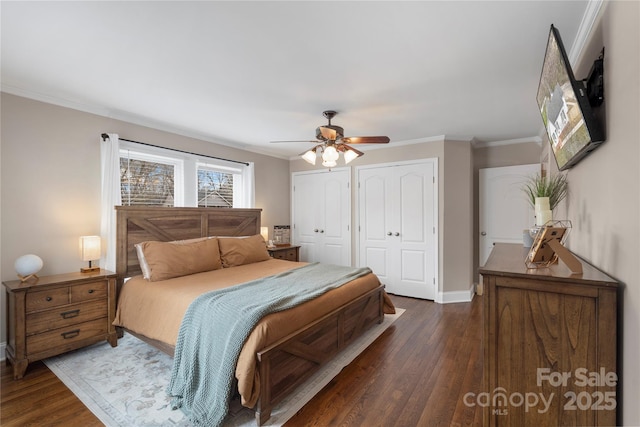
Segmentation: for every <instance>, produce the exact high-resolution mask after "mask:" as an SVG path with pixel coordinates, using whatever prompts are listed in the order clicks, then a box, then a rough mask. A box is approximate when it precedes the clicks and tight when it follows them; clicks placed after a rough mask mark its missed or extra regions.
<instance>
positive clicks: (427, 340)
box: [0, 295, 482, 427]
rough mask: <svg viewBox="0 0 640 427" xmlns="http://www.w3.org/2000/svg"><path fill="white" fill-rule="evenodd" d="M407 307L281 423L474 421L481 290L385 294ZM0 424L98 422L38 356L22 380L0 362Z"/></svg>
mask: <svg viewBox="0 0 640 427" xmlns="http://www.w3.org/2000/svg"><path fill="white" fill-rule="evenodd" d="M391 298H392V300H393V302H394V304H395V305H396V306H397V307H401V308H404V309H406V310H407V311H406V312H405V313H404V314H403V315H402V316H401V317H400V318H399V319H398V320H397V321H396V322H395V323H394V325H392V326H391V327H390V328H389V329H388V330H387V331H385V332H384V333H383V334H382V336H380V337H379V338H378V339H377V340H376V341H375V342H374V343H373V344H372V345H371V346H370V347H369V348H368V349H367V350H366V351H365V352H364V353H363V354H361V355H360V356H359V357H358V358H357V359H356V360H354V361H353V363H351V364H350V365H349V366H348V367H346V368H345V369H344V370H343V371H342V372H341V373H340V374H339V375H338V376H337V377H336V378H334V379H333V380H332V381H331V382H330V383H329V384H328V385H327V386H326V387H325V388H324V389H323V390H322V391H321V392H320V393H319V394H318V395H317V396H315V398H314V399H313V400H311V402H309V403H308V404H307V405H306V406H305V407H304V408H302V410H300V412H298V414H297V415H296V416H295V417H293V418H292V419H291V420H289V422H287V423H286V424H285V426H288V427H292V426H353V427H355V426H385V427H387V426H399V427H405V426H406V427H410V426H471V425H474V426H480V425H482V413H481V408H479V407H477V406H476V407H468V406H467V405H465V404H464V400H463V396H464V395H465V394H466V393H468V392H472V393H476V394H477V393H479V392H480V391H481V387H482V350H481V339H482V323H481V318H482V316H481V312H482V297H478V296H476V298H475V299H474V301H473V302H472V303H459V304H446V305H442V304H435V303H433V302H429V301H423V300H418V299H412V298H404V297H399V296H394V295H392V296H391ZM1 379H2V384H1V390H2V391H1V400H0V425H2V426H3V427H5V426H6V427H9V426H76V425H78V426H80V425H81V426H100V425H102V424H101V423H100V421H99V420H98V419H97V418H96V417H95V416H94V415H93V414H92V413H91V411H89V410H88V409H87V408H86V407H85V406H84V405H83V404H82V403H81V402H80V401H79V400H78V399H77V398H76V397H75V396H74V395H73V393H72V392H71V391H69V389H67V388H66V387H65V386H64V385H63V384H62V382H60V380H58V378H57V377H56V376H55V375H54V374H53V373H52V372H51V371H49V369H48V368H47V367H46V366H45V365H44V364H43V363H41V362H36V363H34V364H32V365H29V368H28V369H27V373H26V375H25V377H24V378H23V379H22V380H19V381H14V380H13V377H12V370H11V368H10V367H7V366H6V364H5V363H3V364H2V377H1Z"/></svg>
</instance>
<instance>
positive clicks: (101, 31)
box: [1, 1, 588, 157]
mask: <svg viewBox="0 0 640 427" xmlns="http://www.w3.org/2000/svg"><path fill="white" fill-rule="evenodd" d="M587 8H588V2H586V1H495V2H493V1H468V2H463V1H448V2H445V1H442V2H438V1H412V2H399V1H389V2H383V1H376V2H364V1H359V2H358V1H357V2H338V1H323V2H310V1H297V2H293V1H290V2H271V1H259V2H245V1H236V2H217V1H215V2H214V1H200V2H179V1H171V2H169V1H165V2H148V1H142V2H133V1H130V2H115V1H109V2H89V1H87V2H56V1H48V2H7V1H3V2H2V4H1V18H2V63H1V65H2V75H1V78H2V90H3V91H5V92H8V93H13V94H17V95H21V96H27V97H31V98H35V99H40V100H44V101H48V102H52V103H57V104H60V105H66V106H71V107H73V108H76V109H80V110H84V111H89V112H94V113H98V114H102V115H105V116H109V117H114V118H117V119H122V120H127V121H131V122H134V123H139V124H143V125H147V126H151V127H156V128H160V129H164V130H170V131H174V132H177V133H181V134H185V135H189V136H196V137H199V138H201V139H205V140H208V141H215V142H220V143H223V144H227V145H232V146H236V147H239V148H249V149H252V150H255V151H259V152H266V153H271V154H273V155H276V156H281V157H282V156H284V157H288V156H292V155H295V154H297V153H300V152H301V151H303V150H304V149H306V148H308V145H305V144H304V143H298V144H270V143H269V141H271V140H310V139H313V138H314V135H315V128H316V127H317V126H319V125H322V124H325V123H326V121H325V119H324V118H323V117H322V111H323V110H327V109H334V110H337V111H338V112H339V114H338V116H337V117H336V118H335V119H334V120H333V124H337V125H340V126H342V127H344V129H345V136H365V135H388V136H389V137H390V138H391V144H394V143H396V144H401V143H405V142H409V141H416V140H425V139H429V138H430V137H434V136H440V135H446V136H447V137H452V138H465V139H470V138H476V140H478V141H481V142H493V141H505V140H514V139H522V138H532V137H536V136H537V135H539V134H540V130H541V128H542V125H541V119H540V117H539V113H538V111H537V107H536V103H535V93H536V90H537V84H538V78H539V74H540V69H541V66H542V57H543V54H544V49H545V46H546V41H547V35H548V32H549V26H550V25H551V24H552V23H553V24H554V25H555V26H556V27H557V28H558V29H559V30H560V33H561V35H562V38H563V41H564V44H565V47H566V49H567V50H570V48H571V46H572V44H573V43H574V39H576V34H577V32H578V29H579V27H580V24H581V21H582V19H583V16H585V11H586V10H587ZM577 77H581V76H577ZM104 131H107V132H108V131H111V130H110V129H105V130H104ZM121 136H122V137H123V138H127V136H126V135H121ZM146 142H152V141H146ZM361 147H362V146H359V147H358V148H361ZM363 151H366V148H364V149H363Z"/></svg>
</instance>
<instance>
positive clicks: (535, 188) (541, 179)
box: [523, 173, 567, 211]
mask: <svg viewBox="0 0 640 427" xmlns="http://www.w3.org/2000/svg"><path fill="white" fill-rule="evenodd" d="M523 191H524V192H525V194H526V195H527V200H528V201H529V203H530V204H531V206H532V207H533V208H534V209H535V208H536V198H539V197H548V198H549V208H548V209H550V210H552V211H553V210H554V209H555V207H556V206H558V203H560V202H561V201H562V200H563V199H564V198H565V197H567V176H566V175H564V174H561V173H557V174H555V175H554V176H552V177H551V178H547V177H546V176H540V174H537V175H536V176H533V177H530V178H529V179H528V181H527V182H526V183H525V184H524V188H523Z"/></svg>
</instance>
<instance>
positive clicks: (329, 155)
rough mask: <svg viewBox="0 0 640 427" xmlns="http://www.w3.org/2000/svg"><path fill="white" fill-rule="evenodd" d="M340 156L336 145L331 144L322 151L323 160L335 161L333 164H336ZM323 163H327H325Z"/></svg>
mask: <svg viewBox="0 0 640 427" xmlns="http://www.w3.org/2000/svg"><path fill="white" fill-rule="evenodd" d="M338 157H340V156H339V155H338V150H336V147H334V146H333V145H329V146H328V147H327V148H325V149H324V152H323V153H322V160H324V161H325V162H333V163H334V165H333V166H335V162H336V160H338ZM322 164H323V165H325V164H324V163H322ZM325 166H326V165H325Z"/></svg>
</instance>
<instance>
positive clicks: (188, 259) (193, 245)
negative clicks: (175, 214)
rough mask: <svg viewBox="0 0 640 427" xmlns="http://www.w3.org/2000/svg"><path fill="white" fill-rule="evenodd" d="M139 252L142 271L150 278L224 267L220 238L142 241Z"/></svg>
mask: <svg viewBox="0 0 640 427" xmlns="http://www.w3.org/2000/svg"><path fill="white" fill-rule="evenodd" d="M136 252H137V254H138V261H139V263H140V268H141V270H142V275H143V277H144V278H145V279H147V280H149V281H151V282H156V281H158V280H166V279H171V278H172V277H179V276H186V275H187V274H194V273H201V272H203V271H210V270H217V269H219V268H222V261H221V260H220V248H219V246H218V239H212V238H200V239H191V240H180V241H175V242H155V241H150V242H142V243H139V244H137V245H136Z"/></svg>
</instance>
